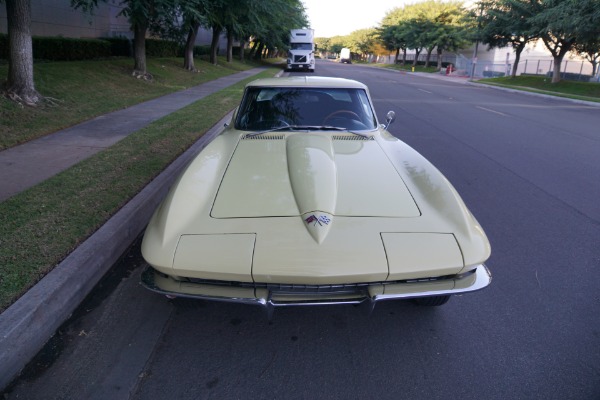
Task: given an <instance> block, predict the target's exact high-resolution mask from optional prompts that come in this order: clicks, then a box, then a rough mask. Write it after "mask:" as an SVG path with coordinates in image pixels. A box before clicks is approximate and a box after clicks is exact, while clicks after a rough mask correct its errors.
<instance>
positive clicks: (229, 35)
mask: <svg viewBox="0 0 600 400" xmlns="http://www.w3.org/2000/svg"><path fill="white" fill-rule="evenodd" d="M232 60H233V33H232V32H231V30H230V29H228V30H227V62H228V63H230V62H231V61H232Z"/></svg>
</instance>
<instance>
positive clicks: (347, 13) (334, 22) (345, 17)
mask: <svg viewBox="0 0 600 400" xmlns="http://www.w3.org/2000/svg"><path fill="white" fill-rule="evenodd" d="M417 1H418V0H408V1H407V0H302V2H303V3H304V6H305V8H306V14H307V15H308V19H309V21H310V27H311V28H313V29H314V30H315V36H317V37H332V36H337V35H341V36H344V35H347V34H349V33H350V32H353V31H356V30H358V29H365V28H371V27H374V26H378V25H379V23H380V22H381V20H382V19H383V17H384V16H385V14H386V13H387V12H388V11H390V10H391V9H393V8H396V7H402V6H403V5H404V4H411V3H416V2H417Z"/></svg>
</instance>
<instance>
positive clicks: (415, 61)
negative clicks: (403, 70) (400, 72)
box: [412, 49, 422, 67]
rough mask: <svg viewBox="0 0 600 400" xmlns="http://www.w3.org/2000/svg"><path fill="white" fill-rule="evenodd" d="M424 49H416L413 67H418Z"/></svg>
mask: <svg viewBox="0 0 600 400" xmlns="http://www.w3.org/2000/svg"><path fill="white" fill-rule="evenodd" d="M421 50H422V49H415V59H414V60H413V64H412V65H413V67H416V66H417V60H418V59H419V54H421Z"/></svg>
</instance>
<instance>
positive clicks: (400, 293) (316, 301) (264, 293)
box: [141, 264, 492, 317]
mask: <svg viewBox="0 0 600 400" xmlns="http://www.w3.org/2000/svg"><path fill="white" fill-rule="evenodd" d="M491 280H492V276H491V274H490V272H489V270H488V269H487V267H486V266H485V265H484V264H480V265H478V266H477V267H476V268H475V269H473V270H471V271H469V272H467V273H464V274H460V275H456V276H453V277H448V278H442V279H423V280H408V281H402V282H378V283H373V284H371V283H366V284H360V285H348V286H346V285H340V286H342V288H341V289H339V290H335V291H323V290H321V289H319V288H316V289H314V290H310V287H309V288H308V289H309V290H306V289H304V290H302V291H297V290H290V289H289V287H282V288H278V287H274V286H269V285H263V286H260V285H258V286H255V287H253V286H252V285H251V284H246V285H241V286H234V285H222V284H221V285H211V284H207V283H194V282H188V281H178V280H175V279H173V278H172V277H170V276H168V275H165V274H162V273H160V272H158V271H156V270H155V269H154V268H152V267H150V266H148V267H147V268H146V270H145V271H144V272H143V273H142V282H141V283H142V285H143V286H145V287H146V288H147V289H149V290H151V291H153V292H156V293H160V294H164V295H166V296H169V297H185V298H194V299H201V300H210V301H223V302H231V303H243V304H255V305H260V306H263V307H265V308H266V309H267V312H268V315H269V317H270V316H272V313H273V310H274V308H275V307H289V306H308V305H331V304H361V303H369V304H370V306H371V308H373V307H374V306H375V303H377V302H380V301H385V300H398V299H411V298H417V297H430V296H447V295H455V294H461V293H468V292H474V291H476V290H480V289H483V288H485V287H486V286H488V285H489V284H490V282H491Z"/></svg>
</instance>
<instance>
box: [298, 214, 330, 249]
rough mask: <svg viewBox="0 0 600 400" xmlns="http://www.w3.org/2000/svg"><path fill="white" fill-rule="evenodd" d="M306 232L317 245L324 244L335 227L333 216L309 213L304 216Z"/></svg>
mask: <svg viewBox="0 0 600 400" xmlns="http://www.w3.org/2000/svg"><path fill="white" fill-rule="evenodd" d="M302 220H303V221H304V223H305V225H304V226H305V227H306V230H307V231H308V233H310V235H311V236H312V237H313V239H315V240H316V242H317V243H322V242H323V240H324V239H325V237H326V236H327V234H328V233H329V229H330V228H331V226H332V225H333V215H331V214H329V213H324V212H322V211H319V212H307V213H305V214H303V215H302Z"/></svg>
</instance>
